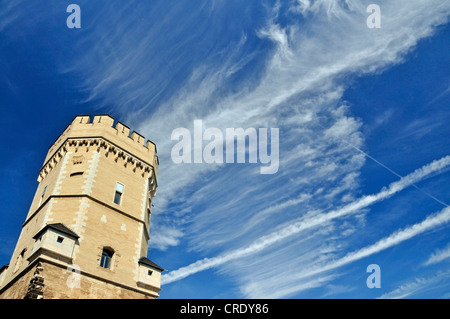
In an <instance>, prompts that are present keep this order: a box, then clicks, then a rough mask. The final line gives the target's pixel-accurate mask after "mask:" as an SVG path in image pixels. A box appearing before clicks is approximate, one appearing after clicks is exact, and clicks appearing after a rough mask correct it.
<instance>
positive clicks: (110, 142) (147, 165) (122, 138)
mask: <svg viewBox="0 0 450 319" xmlns="http://www.w3.org/2000/svg"><path fill="white" fill-rule="evenodd" d="M74 145H75V146H76V148H78V145H85V146H87V147H89V146H91V145H92V146H96V147H103V148H105V149H106V150H107V152H110V151H112V152H114V153H115V154H117V155H116V156H117V158H119V157H122V158H124V159H125V163H128V162H131V164H132V165H133V166H134V167H135V169H136V167H140V168H143V169H144V171H146V172H148V171H149V170H151V171H153V173H155V175H156V174H157V170H158V164H159V162H158V156H157V154H156V145H155V144H154V143H153V142H151V141H150V140H146V139H145V137H144V136H142V135H141V134H139V133H137V132H135V131H131V130H130V128H129V127H128V126H126V125H125V124H123V123H121V122H116V123H115V121H114V118H112V117H111V116H109V115H96V116H94V118H93V119H92V120H91V116H89V115H79V116H76V117H75V118H74V119H73V121H72V122H71V123H70V124H69V125H68V126H67V127H66V129H65V130H64V132H63V133H62V134H61V135H60V136H59V137H58V139H57V140H56V142H55V143H54V144H53V145H52V146H51V147H50V149H49V151H48V153H47V157H46V158H45V161H44V165H43V166H42V168H41V173H40V178H39V179H41V178H42V177H43V176H45V175H46V174H47V172H49V171H50V170H51V169H52V167H53V166H54V165H55V164H56V163H57V162H58V161H59V159H60V158H62V154H63V153H65V151H66V148H67V147H68V146H74ZM125 165H126V164H125ZM155 177H156V176H155Z"/></svg>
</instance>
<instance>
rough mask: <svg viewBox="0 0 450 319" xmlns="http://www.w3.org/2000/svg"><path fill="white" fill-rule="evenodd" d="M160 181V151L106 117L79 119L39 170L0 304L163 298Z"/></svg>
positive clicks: (4, 272)
mask: <svg viewBox="0 0 450 319" xmlns="http://www.w3.org/2000/svg"><path fill="white" fill-rule="evenodd" d="M157 175H158V157H157V153H156V146H155V144H154V143H152V142H151V141H148V140H147V141H146V139H145V138H144V137H143V136H142V135H140V134H138V133H136V132H131V131H130V129H129V128H128V127H127V126H125V125H124V124H122V123H120V122H117V123H115V121H114V119H113V118H112V117H110V116H108V115H97V116H95V117H94V118H93V119H91V117H90V116H77V117H75V119H74V120H73V121H72V123H71V124H70V125H69V126H68V127H67V128H66V129H65V130H64V132H63V133H62V134H61V135H60V136H59V138H58V139H57V140H56V142H55V143H54V144H53V145H52V146H51V147H50V149H49V151H48V154H47V156H46V158H45V160H44V164H43V166H42V168H41V169H40V172H39V176H38V179H37V181H38V183H39V184H38V187H37V190H36V193H35V196H34V199H33V201H32V203H31V207H30V210H29V212H28V215H27V216H26V218H25V221H24V223H23V225H22V230H21V233H20V236H19V239H18V241H17V244H16V247H15V250H14V253H13V255H12V257H11V261H10V263H9V265H5V266H3V267H2V268H1V269H0V287H1V288H0V298H14V299H16V298H38V299H40V298H46V299H47V298H48V299H54V298H58V299H59V298H61V299H62V298H105V299H106V298H108V299H109V298H117V299H122V298H133V299H138V298H139V299H141V298H149V299H153V298H157V297H158V296H159V291H160V290H161V287H160V286H161V272H162V271H163V269H162V268H161V267H160V266H158V265H157V264H155V263H154V262H152V261H150V260H149V259H148V258H147V249H148V241H149V239H150V238H149V227H150V216H151V201H152V198H153V197H154V196H155V191H156V187H157Z"/></svg>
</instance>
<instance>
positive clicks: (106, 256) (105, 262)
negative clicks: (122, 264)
mask: <svg viewBox="0 0 450 319" xmlns="http://www.w3.org/2000/svg"><path fill="white" fill-rule="evenodd" d="M113 255H114V252H112V251H111V250H109V249H107V248H103V251H102V258H101V259H100V267H103V268H106V269H110V268H111V259H112V257H113Z"/></svg>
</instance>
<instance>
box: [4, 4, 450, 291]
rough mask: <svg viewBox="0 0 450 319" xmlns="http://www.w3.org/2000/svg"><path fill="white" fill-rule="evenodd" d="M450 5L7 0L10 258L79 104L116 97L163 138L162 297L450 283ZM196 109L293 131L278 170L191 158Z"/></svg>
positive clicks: (114, 107) (118, 105)
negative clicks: (181, 137)
mask: <svg viewBox="0 0 450 319" xmlns="http://www.w3.org/2000/svg"><path fill="white" fill-rule="evenodd" d="M70 3H76V4H78V5H79V6H80V8H81V28H80V29H69V28H67V26H66V19H67V16H68V15H69V13H67V12H66V8H67V6H68V5H69V4H70ZM371 3H376V4H378V5H379V6H380V8H381V28H375V29H371V28H368V27H367V25H366V19H367V17H368V16H369V14H370V13H367V12H366V8H367V6H368V5H369V4H371ZM449 13H450V1H448V0H414V1H411V0H410V1H408V0H399V1H381V0H380V1H353V0H347V1H344V0H335V1H333V0H297V1H295V0H286V1H274V0H271V1H269V0H263V1H237V0H227V1H220V0H215V1H213V0H212V1H192V0H191V1H187V0H186V1H183V0H181V1H177V2H176V3H172V4H167V1H127V2H126V4H124V3H123V1H95V2H92V1H77V2H70V1H49V0H43V1H39V2H35V1H34V2H31V3H30V2H25V1H23V0H10V1H8V2H7V3H5V2H2V3H1V4H0V106H1V108H2V117H1V127H2V128H3V134H2V135H1V144H0V146H1V148H2V150H3V156H2V157H1V163H0V164H1V165H0V167H1V168H0V174H1V179H0V183H1V184H0V188H1V189H2V190H3V191H2V192H1V194H0V198H1V200H2V203H3V205H2V218H1V223H0V240H1V241H0V264H1V265H3V264H6V263H8V262H9V258H10V256H11V254H12V252H13V249H14V245H15V242H16V240H17V238H18V235H19V233H20V227H21V224H22V223H23V221H24V219H25V216H26V214H27V211H28V208H29V205H30V203H31V200H32V197H33V195H34V192H35V189H36V187H37V182H36V178H37V174H38V171H39V169H40V166H41V165H42V161H43V160H44V157H45V154H46V150H48V147H49V146H50V145H51V144H52V143H53V141H54V140H55V139H56V138H57V137H58V135H59V134H60V133H61V132H62V131H63V129H64V128H65V127H66V126H67V124H68V123H69V122H70V121H71V120H72V119H73V117H74V116H76V115H78V114H92V115H94V114H103V113H108V114H111V115H112V116H113V117H115V118H116V119H120V121H122V122H124V123H127V124H128V126H130V127H131V128H133V129H135V130H137V131H138V132H139V133H141V134H143V135H144V136H146V137H147V138H149V139H151V140H152V141H153V142H155V143H156V145H157V147H158V155H159V158H160V169H159V176H158V189H157V197H156V198H155V200H154V207H153V211H152V225H151V229H150V238H151V239H150V248H149V252H148V257H149V258H150V259H151V260H153V261H155V262H156V263H158V264H160V265H161V266H162V267H164V268H165V269H166V271H165V272H164V276H163V290H162V291H161V298H449V297H450V280H449V278H450V271H449V270H448V269H449V265H450V234H449V226H450V223H449V221H450V210H449V208H448V206H447V205H448V203H449V202H450V193H449V187H448V185H449V182H450V172H449V168H450V146H449V145H450V127H449V125H448V123H449V121H450V108H449V96H450V74H449V69H450V68H449V66H450V61H449V55H448V53H447V52H448V51H449V48H450V45H449V44H450V42H449V41H450V37H449V34H450V25H449V24H448V16H449ZM196 119H200V120H202V121H203V124H204V126H205V127H210V128H218V129H220V130H223V131H224V130H225V128H244V129H245V128H249V127H255V128H279V132H280V136H279V158H280V164H279V170H278V172H277V173H276V174H272V175H262V174H259V168H260V165H259V164H258V165H256V164H251V163H247V164H238V163H234V164H231V163H228V164H223V165H213V164H207V163H199V164H186V163H182V164H175V163H174V162H173V161H172V158H171V149H172V147H173V146H174V144H175V143H176V142H175V141H172V140H171V133H172V131H173V130H174V129H176V128H188V129H190V130H192V129H193V122H194V120H196ZM370 264H377V265H379V266H380V269H381V288H373V289H369V288H368V287H367V285H366V279H367V277H368V276H369V275H370V273H367V272H366V269H367V266H368V265H370Z"/></svg>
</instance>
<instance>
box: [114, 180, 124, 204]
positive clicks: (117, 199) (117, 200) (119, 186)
mask: <svg viewBox="0 0 450 319" xmlns="http://www.w3.org/2000/svg"><path fill="white" fill-rule="evenodd" d="M122 194H123V185H122V184H120V183H117V184H116V192H115V194H114V203H115V204H117V205H120V202H121V201H122Z"/></svg>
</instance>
